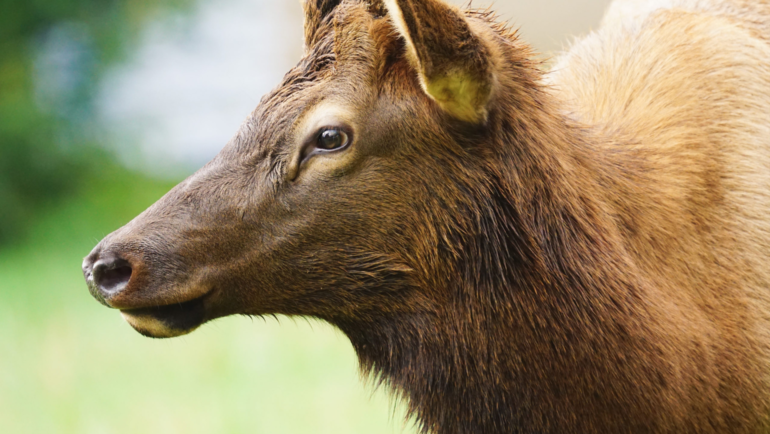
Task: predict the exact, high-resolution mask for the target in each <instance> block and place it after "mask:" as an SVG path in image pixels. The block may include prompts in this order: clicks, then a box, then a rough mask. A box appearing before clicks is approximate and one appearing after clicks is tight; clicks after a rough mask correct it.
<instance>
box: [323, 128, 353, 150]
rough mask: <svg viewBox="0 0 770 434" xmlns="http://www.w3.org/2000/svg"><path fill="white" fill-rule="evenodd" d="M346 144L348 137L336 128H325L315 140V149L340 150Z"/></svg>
mask: <svg viewBox="0 0 770 434" xmlns="http://www.w3.org/2000/svg"><path fill="white" fill-rule="evenodd" d="M347 144H348V135H347V134H345V132H344V131H342V130H340V129H337V128H326V129H324V130H322V131H321V134H319V135H318V139H317V140H316V145H315V146H316V148H318V149H323V150H326V151H331V150H334V149H340V148H343V147H345V145H347Z"/></svg>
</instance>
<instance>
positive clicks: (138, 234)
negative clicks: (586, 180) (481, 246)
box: [83, 0, 493, 337]
mask: <svg viewBox="0 0 770 434" xmlns="http://www.w3.org/2000/svg"><path fill="white" fill-rule="evenodd" d="M305 9H306V13H307V19H306V23H305V34H306V57H305V58H304V59H303V60H302V61H301V62H300V64H299V65H298V66H297V67H296V68H295V69H294V70H292V71H291V72H290V73H289V74H287V76H286V78H285V81H284V83H283V84H282V85H281V86H280V87H279V88H278V89H277V90H275V91H274V92H273V93H272V94H270V95H268V96H266V97H265V98H264V99H263V101H262V102H261V104H260V105H259V107H257V109H256V110H255V112H254V113H253V114H252V116H251V117H250V118H249V119H248V120H247V121H246V122H245V123H244V125H243V126H242V128H241V130H240V131H239V133H238V134H237V136H236V137H235V138H234V139H233V140H232V141H231V142H230V143H229V144H228V145H227V146H226V147H225V148H224V149H223V150H222V152H221V153H220V154H219V155H218V156H217V157H216V158H215V159H214V160H213V161H211V162H210V163H209V164H207V165H206V166H205V167H203V168H202V169H201V170H200V171H198V172H197V173H195V174H194V175H192V176H191V177H190V178H188V179H187V180H185V181H184V182H182V183H181V184H179V185H178V186H177V187H175V188H174V189H173V190H171V191H170V192H169V193H168V194H167V195H166V196H164V197H163V198H162V199H160V200H159V201H158V202H157V203H155V204H154V205H153V206H151V207H150V208H149V209H147V210H146V211H145V212H144V213H142V214H141V215H139V216H138V217H136V218H135V219H134V220H133V221H131V222H130V223H128V224H127V225H126V226H125V227H123V228H121V229H119V230H117V231H116V232H114V233H112V234H111V235H109V236H107V237H106V238H105V239H104V240H102V241H101V242H100V243H99V244H98V245H97V246H96V247H95V248H94V250H93V251H92V252H91V254H90V255H88V257H86V259H85V261H84V263H83V271H84V274H85V276H86V280H87V282H88V286H89V289H90V291H91V293H92V295H93V296H94V297H95V298H97V299H98V300H99V301H101V302H102V303H104V304H105V305H107V306H109V307H113V308H116V309H119V310H120V311H121V313H122V314H123V316H124V318H125V319H126V320H127V321H128V322H129V323H130V324H131V325H132V326H133V327H134V328H135V329H137V330H138V331H139V332H140V333H143V334H145V335H148V336H153V337H170V336H176V335H180V334H184V333H188V332H190V331H191V330H193V329H195V328H196V327H197V326H198V325H200V324H202V323H203V322H205V321H207V320H210V319H213V318H217V317H220V316H224V315H230V314H236V313H240V314H249V315H261V314H288V315H313V316H317V317H320V318H323V319H327V320H329V321H332V322H335V321H345V320H347V319H351V318H359V319H369V320H374V319H376V318H377V317H381V316H388V315H400V314H409V313H410V312H415V311H425V310H429V309H432V306H434V305H435V304H436V303H439V302H440V299H441V297H442V296H441V294H440V293H431V292H430V290H426V288H428V289H430V288H434V287H440V286H441V285H440V282H439V281H440V279H441V278H442V277H435V276H436V275H437V272H436V268H437V267H439V265H438V264H439V263H440V262H441V259H442V256H445V255H453V254H455V255H456V254H457V252H456V251H452V249H453V248H454V247H453V246H452V245H451V244H452V242H451V238H452V237H453V236H454V235H453V234H454V233H455V232H457V231H461V230H463V229H462V225H463V221H464V220H463V219H465V218H468V219H470V218H472V217H471V216H473V215H477V214H478V209H476V208H477V207H478V206H483V204H482V205H478V204H476V203H475V202H474V200H473V199H472V197H471V196H472V194H471V193H472V192H473V191H475V190H478V189H483V188H485V185H486V181H485V176H486V175H484V173H483V170H482V169H481V167H482V166H483V161H482V160H483V158H482V157H480V156H479V155H478V154H479V152H468V151H467V149H466V147H464V146H463V145H461V144H460V143H461V142H464V143H470V142H472V141H474V140H482V136H483V134H484V133H483V129H481V128H478V127H479V125H481V124H482V123H483V122H484V120H485V118H486V116H487V113H488V109H489V107H488V106H489V104H488V101H489V100H490V95H491V89H492V83H493V78H492V73H491V66H490V63H489V62H488V60H487V51H488V47H487V44H486V43H484V42H483V41H482V40H481V39H480V38H479V37H477V36H476V35H474V33H473V32H472V31H471V30H470V24H469V22H468V21H467V20H466V19H465V18H464V17H463V16H462V15H461V14H460V13H458V12H456V11H455V10H453V9H451V8H449V7H447V6H445V5H443V4H441V3H439V2H436V1H426V2H401V1H399V2H395V1H394V2H389V3H388V5H387V8H386V7H385V5H383V4H379V3H377V2H359V1H343V2H339V1H336V2H335V1H310V0H309V1H308V2H307V3H306V5H305ZM429 19H437V20H438V21H436V22H435V23H433V24H432V25H431V26H427V27H425V28H424V29H422V31H418V30H419V29H418V28H417V27H415V26H417V25H418V24H416V23H420V22H424V21H426V20H429ZM393 22H395V23H396V26H395V28H394V26H393V24H392V23H393ZM396 29H397V31H396ZM398 32H400V35H399V33H398ZM431 32H434V33H431ZM446 35H449V36H448V37H447V36H446ZM454 45H457V46H454ZM447 53H454V54H453V55H448V54H447ZM442 246H443V247H442Z"/></svg>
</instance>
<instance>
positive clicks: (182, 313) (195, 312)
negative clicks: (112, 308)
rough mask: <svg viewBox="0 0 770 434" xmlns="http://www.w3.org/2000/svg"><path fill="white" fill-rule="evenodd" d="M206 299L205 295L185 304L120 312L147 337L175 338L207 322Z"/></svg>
mask: <svg viewBox="0 0 770 434" xmlns="http://www.w3.org/2000/svg"><path fill="white" fill-rule="evenodd" d="M204 298H205V295H204V296H203V297H198V298H196V299H193V300H190V301H186V302H183V303H175V304H169V305H165V306H155V307H146V308H141V309H124V310H121V311H120V312H121V313H122V314H123V317H124V318H126V320H127V321H128V322H129V324H131V326H132V327H134V328H135V329H136V330H137V331H138V332H139V333H141V334H143V335H145V336H149V337H173V336H179V335H182V334H186V333H189V332H191V331H193V330H194V329H195V328H197V327H198V326H199V325H201V324H202V323H203V322H204V321H205V319H206V318H205V316H206V311H205V309H204V304H203V300H204Z"/></svg>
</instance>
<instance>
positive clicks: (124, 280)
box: [83, 254, 132, 306]
mask: <svg viewBox="0 0 770 434" xmlns="http://www.w3.org/2000/svg"><path fill="white" fill-rule="evenodd" d="M131 274H132V269H131V264H129V262H128V261H126V260H125V259H122V258H119V257H117V256H112V255H98V254H97V255H94V254H91V255H88V257H86V259H85V260H83V275H84V276H85V278H86V283H88V289H89V291H90V292H91V295H93V296H94V298H96V299H97V300H99V302H101V303H102V304H105V305H107V306H110V303H109V301H110V299H111V298H113V297H115V296H116V295H117V294H119V293H120V291H122V290H123V289H124V288H125V287H126V286H127V285H128V281H129V280H131Z"/></svg>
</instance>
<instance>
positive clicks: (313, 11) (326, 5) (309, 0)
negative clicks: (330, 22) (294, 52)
mask: <svg viewBox="0 0 770 434" xmlns="http://www.w3.org/2000/svg"><path fill="white" fill-rule="evenodd" d="M341 2H342V0H304V1H303V3H302V5H303V8H304V9H305V50H307V49H308V48H310V47H312V46H313V45H315V43H316V42H317V38H318V28H319V27H321V23H323V20H324V19H325V18H326V17H327V16H328V15H329V14H330V13H331V12H332V11H333V10H334V8H336V7H337V6H338V5H339V4H340V3H341Z"/></svg>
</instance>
